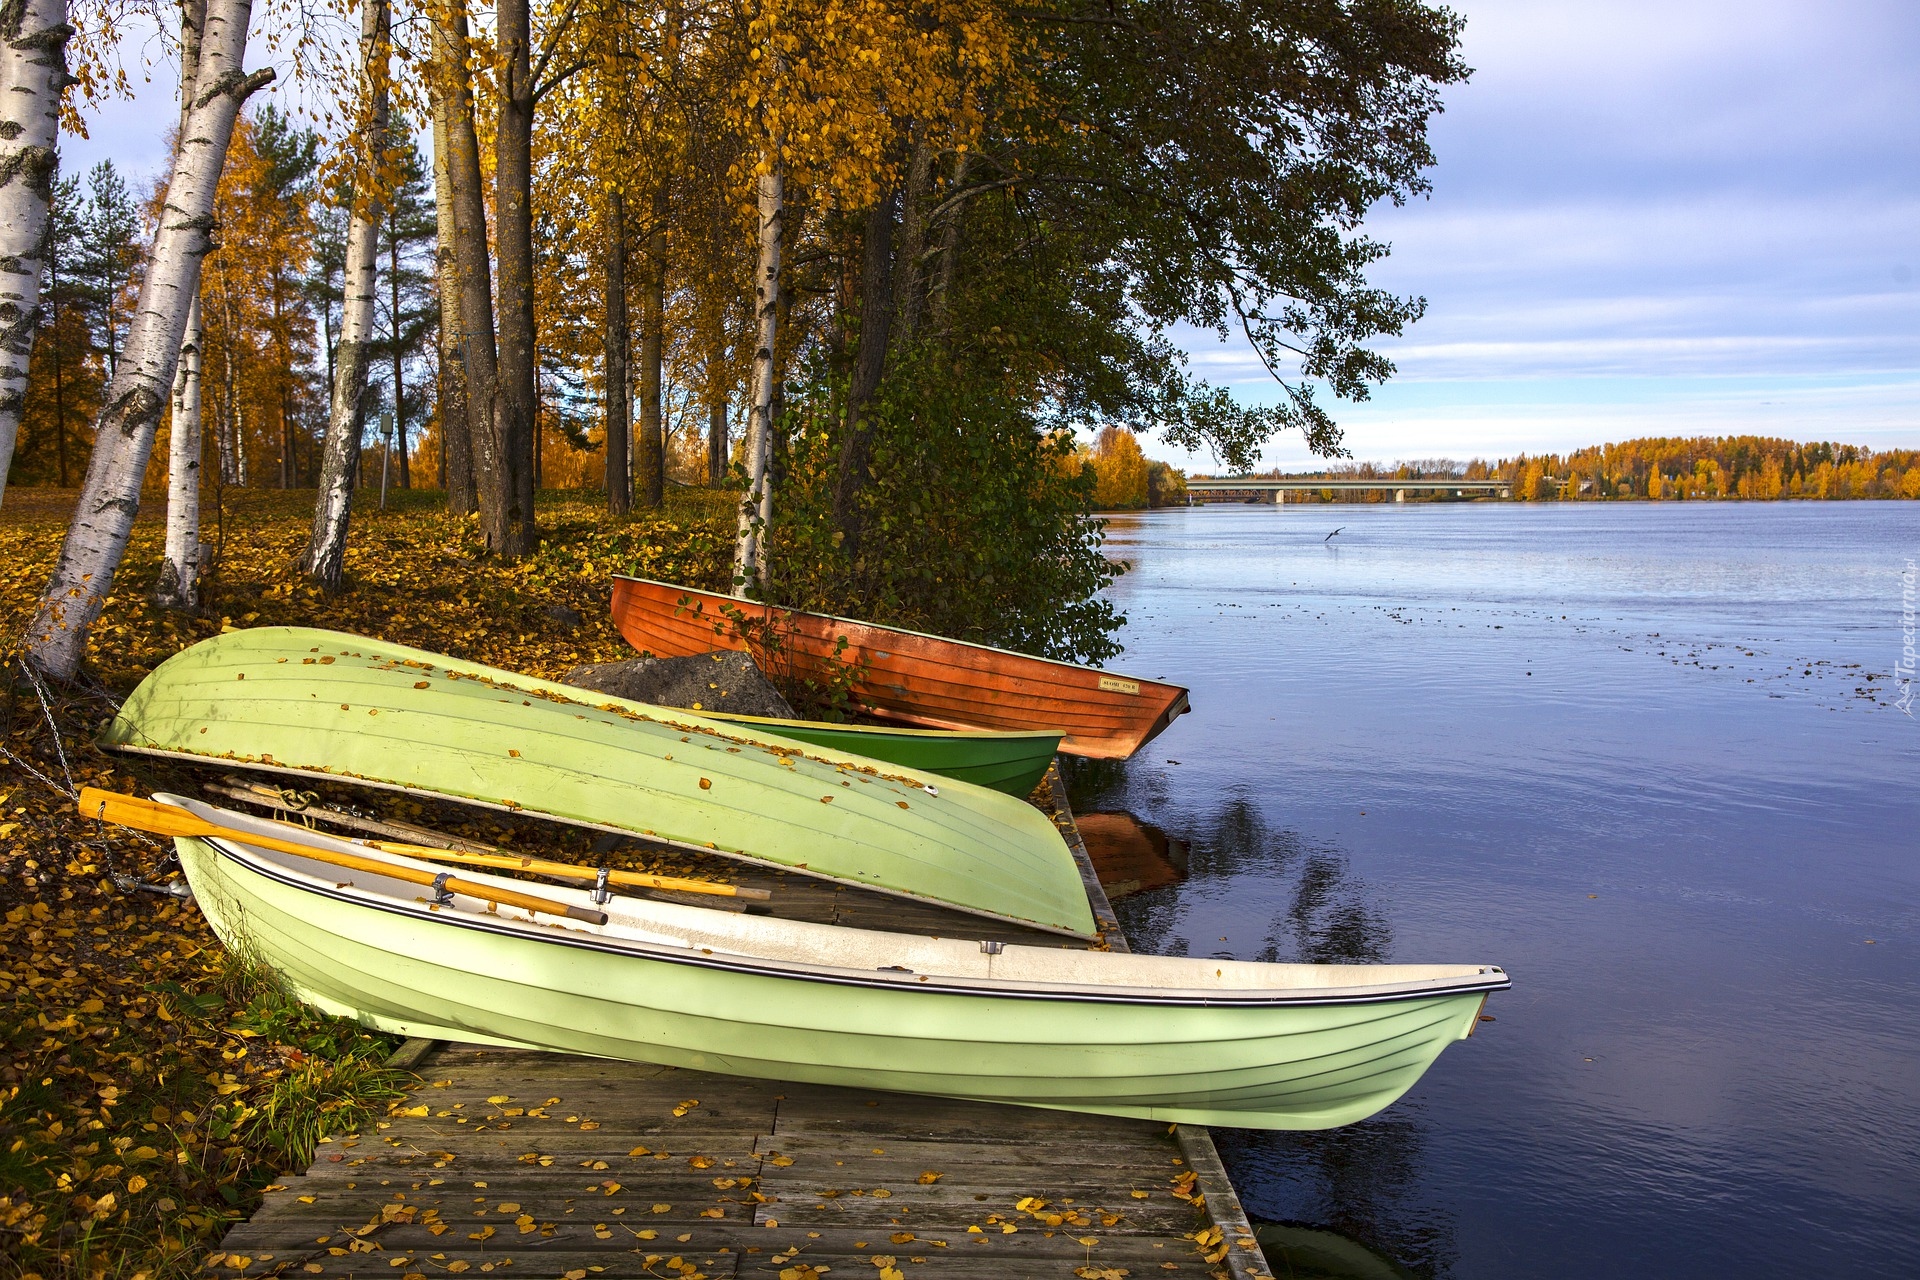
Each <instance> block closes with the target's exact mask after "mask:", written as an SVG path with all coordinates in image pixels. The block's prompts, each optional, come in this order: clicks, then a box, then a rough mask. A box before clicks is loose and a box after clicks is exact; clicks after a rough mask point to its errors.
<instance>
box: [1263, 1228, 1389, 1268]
mask: <svg viewBox="0 0 1920 1280" xmlns="http://www.w3.org/2000/svg"><path fill="white" fill-rule="evenodd" d="M1253 1234H1254V1236H1255V1237H1256V1238H1258V1239H1259V1241H1260V1252H1261V1254H1262V1255H1264V1256H1265V1258H1266V1260H1267V1268H1268V1269H1269V1270H1270V1271H1272V1272H1273V1273H1274V1274H1275V1275H1276V1276H1286V1277H1287V1278H1288V1280H1408V1277H1410V1276H1412V1275H1413V1273H1412V1272H1411V1271H1408V1270H1407V1269H1406V1268H1405V1267H1403V1266H1401V1265H1400V1264H1399V1263H1397V1262H1395V1261H1393V1259H1391V1258H1386V1257H1382V1256H1381V1255H1380V1254H1377V1253H1375V1252H1374V1251H1373V1250H1371V1249H1369V1248H1367V1246H1365V1245H1363V1244H1361V1243H1360V1242H1359V1241H1357V1240H1349V1239H1347V1238H1346V1237H1345V1236H1343V1235H1340V1234H1338V1233H1336V1232H1332V1231H1322V1230H1320V1229H1319V1228H1317V1227H1301V1226H1294V1225H1292V1224H1290V1223H1285V1222H1256V1223H1255V1224H1254V1227H1253Z"/></svg>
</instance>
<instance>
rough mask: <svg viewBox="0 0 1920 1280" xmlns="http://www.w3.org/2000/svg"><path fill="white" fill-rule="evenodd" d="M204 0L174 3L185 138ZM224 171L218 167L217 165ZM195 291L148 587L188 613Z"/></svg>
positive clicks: (192, 567) (194, 556) (195, 438)
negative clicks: (162, 519) (159, 538)
mask: <svg viewBox="0 0 1920 1280" xmlns="http://www.w3.org/2000/svg"><path fill="white" fill-rule="evenodd" d="M206 23H207V0H182V2H181V5H180V139H181V141H182V142H184V141H185V140H186V136H187V112H188V110H189V109H190V108H191V107H192V106H193V99H194V84H195V82H196V80H197V78H198V76H199V74H200V39H201V35H202V33H203V32H204V30H205V29H206ZM223 167H224V166H223ZM202 339H203V333H202V326H201V323H200V290H199V287H198V285H197V284H196V286H195V288H194V292H193V300H192V301H191V302H189V303H188V304H187V332H186V337H185V338H184V339H183V340H182V342H181V343H180V362H179V365H178V366H177V367H176V368H175V370H174V374H173V412H172V414H171V415H170V417H169V420H168V425H167V536H166V542H165V545H164V548H163V550H162V553H161V559H160V579H159V581H158V582H156V583H155V584H154V588H153V598H154V600H155V602H156V603H158V604H160V605H162V606H163V607H166V608H172V609H192V608H196V607H198V605H199V603H200V448H201V442H202V440H203V438H204V436H203V432H202V431H201V426H200V353H201V351H202V349H203V346H204V343H203V341H202Z"/></svg>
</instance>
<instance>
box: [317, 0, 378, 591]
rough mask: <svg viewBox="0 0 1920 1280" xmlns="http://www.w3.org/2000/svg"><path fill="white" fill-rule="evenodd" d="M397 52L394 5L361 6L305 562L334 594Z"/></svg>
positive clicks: (363, 369) (368, 328)
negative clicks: (334, 338) (335, 319)
mask: <svg viewBox="0 0 1920 1280" xmlns="http://www.w3.org/2000/svg"><path fill="white" fill-rule="evenodd" d="M391 54H392V38H391V32H390V29H389V21H388V8H387V0H361V3H360V137H359V139H358V140H357V143H356V146H355V152H356V160H355V172H354V178H353V195H352V197H351V198H352V201H353V204H352V208H351V212H350V213H349V214H348V216H347V265H346V269H345V270H344V271H343V272H342V273H341V289H340V343H339V346H338V347H337V348H336V349H335V352H334V357H333V402H332V405H331V406H330V408H329V411H328V414H327V440H326V446H325V453H324V454H323V455H322V457H321V460H320V486H319V493H318V494H317V495H316V496H315V499H314V504H313V533H312V535H311V536H310V538H309V539H308V542H307V554H306V556H305V558H304V560H303V562H302V567H303V568H305V570H306V572H307V576H308V577H310V578H312V579H313V580H314V581H315V582H317V583H319V584H320V585H321V586H323V587H325V588H327V590H329V591H337V590H339V588H340V581H341V576H342V574H343V572H344V570H345V565H346V558H347V525H348V522H349V519H350V517H351V516H352V514H353V479H354V472H355V471H356V470H357V469H358V468H357V467H356V465H355V464H356V463H358V461H359V459H360V440H361V436H362V435H363V433H364V432H365V430H366V424H367V369H368V366H369V365H370V364H371V363H372V355H373V352H372V349H371V348H372V345H373V342H374V331H373V330H374V309H375V306H376V304H377V303H378V301H379V295H378V294H377V293H376V292H375V289H376V285H377V283H378V281H377V276H376V270H375V269H376V266H377V264H378V262H379V257H380V219H381V217H382V216H383V206H382V201H381V187H382V185H383V184H384V183H385V182H386V175H385V173H384V172H383V170H384V168H385V166H384V165H383V164H382V158H383V154H384V149H385V147H386V144H387V95H388V87H389V84H390V80H389V70H388V59H389V57H390V56H391Z"/></svg>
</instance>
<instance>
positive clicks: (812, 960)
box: [156, 677, 1508, 1225]
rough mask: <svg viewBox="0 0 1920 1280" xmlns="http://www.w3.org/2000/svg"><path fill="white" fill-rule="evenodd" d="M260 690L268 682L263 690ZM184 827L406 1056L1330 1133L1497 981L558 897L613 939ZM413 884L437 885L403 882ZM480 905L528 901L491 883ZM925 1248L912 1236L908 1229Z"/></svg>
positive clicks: (192, 870) (308, 992) (221, 889)
mask: <svg viewBox="0 0 1920 1280" xmlns="http://www.w3.org/2000/svg"><path fill="white" fill-rule="evenodd" d="M249 679H251V677H249ZM156 799H158V800H160V801H162V802H165V803H171V804H177V805H179V806H181V807H182V808H185V809H187V810H188V811H190V812H191V813H193V814H195V815H196V816H199V817H201V818H203V819H206V820H207V821H210V822H214V823H217V824H218V825H219V826H221V827H224V828H227V829H228V830H230V831H231V832H232V835H231V836H228V835H224V834H223V835H221V836H218V837H211V838H205V839H200V838H187V839H181V840H179V841H178V842H177V847H178V848H179V850H180V860H181V865H182V866H183V868H184V869H185V871H186V875H187V879H188V881H189V883H190V884H191V885H192V888H193V893H194V896H195V899H196V900H197V901H198V902H199V903H200V907H201V910H202V911H204V912H205V913H206V916H207V919H208V921H209V922H210V923H211V924H212V925H213V928H214V930H215V931H216V932H217V933H218V934H219V935H220V937H221V939H222V940H223V941H225V942H226V943H227V945H228V946H230V947H234V948H237V949H243V950H245V951H246V952H247V953H248V954H250V955H254V956H257V957H258V958H259V959H260V960H261V961H263V962H264V963H266V964H268V965H270V966H272V967H273V968H274V969H275V970H276V971H278V973H279V974H280V975H281V977H282V978H283V979H284V980H285V982H286V983H287V985H288V986H289V987H290V988H292V989H293V990H294V991H295V992H296V993H297V994H299V995H300V996H301V997H302V998H304V999H306V1000H308V1001H310V1002H311V1003H313V1004H316V1005H318V1006H319V1007H321V1008H323V1009H326V1010H328V1011H329V1012H332V1013H336V1014H341V1015H344V1016H348V1017H354V1018H358V1019H360V1020H361V1021H363V1022H365V1023H367V1024H369V1025H371V1026H375V1027H378V1028H381V1029H383V1030H386V1031H390V1032H394V1033H396V1034H399V1035H407V1036H421V1037H425V1038H431V1039H447V1040H463V1041H474V1042H480V1043H491V1044H502V1045H513V1046H519V1047H530V1048H538V1049H550V1050H560V1051H562V1052H568V1053H580V1054H590V1055H593V1056H595V1057H602V1058H613V1059H620V1060H625V1061H639V1062H656V1063H662V1064H666V1065H669V1066H680V1067H694V1068H699V1069H701V1070H706V1071H719V1072H725V1073H729V1074H732V1075H742V1076H759V1077H763V1078H767V1079H774V1080H799V1081H810V1082H813V1083H818V1084H831V1085H849V1086H855V1087H860V1088H868V1089H892V1090H900V1091H903V1092H909V1093H926V1094H937V1095H942V1096H946V1097H955V1098H975V1099H982V1100H987V1101H995V1102H1007V1103H1017V1104H1020V1105H1024V1106H1034V1107H1049V1108H1058V1109H1063V1110H1071V1111H1091V1112H1099V1113H1105V1114H1109V1115H1121V1116H1140V1117H1146V1118H1149V1119H1154V1120H1162V1121H1178V1122H1182V1123H1193V1124H1225V1125H1241V1126H1246V1127H1249V1128H1264V1129H1323V1128H1328V1127H1331V1126H1333V1125H1341V1124H1351V1123H1352V1122H1354V1121H1356V1120H1361V1119H1364V1118H1365V1117H1367V1116H1369V1115H1372V1114H1373V1113H1374V1112H1376V1111H1379V1110H1380V1109H1381V1108H1382V1107H1385V1106H1387V1105H1388V1104H1390V1103H1392V1102H1393V1101H1394V1100H1395V1099H1396V1098H1398V1097H1400V1096H1401V1095H1402V1094H1403V1093H1405V1092H1406V1091H1407V1089H1409V1088H1410V1087H1412V1085H1413V1084H1414V1082H1415V1081H1417V1080H1418V1079H1419V1078H1420V1076H1421V1074H1422V1073H1423V1072H1425V1071H1426V1069H1427V1068H1428V1067H1429V1066H1430V1065H1432V1063H1433V1061H1434V1059H1435V1058H1437V1057H1438V1056H1439V1055H1440V1053H1441V1051H1442V1050H1444V1049H1445V1048H1446V1047H1447V1046H1448V1045H1450V1044H1452V1043H1453V1042H1455V1041H1456V1040H1463V1039H1465V1038H1466V1037H1467V1036H1468V1035H1469V1034H1471V1033H1472V1031H1473V1029H1474V1026H1475V1024H1476V1022H1477V1021H1478V1019H1479V1013H1480V1008H1481V1005H1482V1003H1483V1002H1484V1001H1485V1000H1486V998H1487V995H1488V993H1489V992H1493V991H1498V990H1501V989H1503V988H1505V987H1506V986H1507V985H1508V979H1507V975H1506V974H1505V973H1504V972H1502V971H1501V970H1499V969H1497V968H1494V967H1492V966H1489V965H1471V964H1453V965H1344V964H1328V965H1316V964H1262V963H1256V962H1251V961H1244V960H1222V959H1207V958H1202V957H1186V956H1143V955H1128V954H1124V953H1113V952H1101V951H1083V950H1078V949H1074V948H1061V947H1036V946H1020V945H1016V944H1007V945H1002V944H999V943H995V942H983V941H979V940H976V939H970V938H966V937H944V938H928V937H918V936H914V935H911V934H900V933H884V932H877V931H871V930H864V929H849V928H843V927H839V926H834V925H820V924H809V923H804V922H800V921H794V920H781V919H776V918H771V917H765V916H748V915H740V914H736V913H732V912H725V911H713V910H708V909H706V908H704V907H692V906H682V905H679V904H677V903H670V902H654V901H648V900H645V899H638V898H625V897H619V896H615V897H612V898H610V899H608V900H606V901H602V900H601V899H599V898H597V897H594V896H593V893H592V891H591V890H587V889H568V888H549V887H546V886H542V887H541V892H542V893H543V894H546V895H548V896H549V897H551V898H553V899H555V900H557V901H560V902H565V903H568V904H572V905H576V906H580V907H592V908H594V909H595V910H596V911H600V912H604V913H605V915H606V922H605V923H604V924H592V923H585V924H583V923H580V922H578V921H574V920H568V919H565V918H554V917H547V916H541V917H530V916H529V915H528V914H527V912H525V911H524V910H519V909H516V908H513V907H507V906H500V907H495V906H493V905H492V904H490V903H488V902H487V901H485V900H484V899H482V898H479V897H471V896H467V895H466V894H465V893H463V892H460V891H458V890H455V891H452V892H449V893H447V894H445V895H444V896H442V897H439V898H428V897H424V896H423V894H424V893H425V892H427V891H425V890H423V889H422V887H421V886H420V885H417V884H413V883H409V882H407V881H406V880H404V879H400V878H397V877H390V876H385V875H381V874H378V873H374V872H370V871H357V870H356V871H352V872H347V873H343V872H342V871H341V869H340V868H339V867H338V866H335V865H332V864H330V863H325V862H320V861H317V860H315V859H314V858H311V857H305V856H302V855H300V854H299V853H295V852H290V851H281V850H275V849H269V848H265V847H262V846H261V845H257V844H252V843H249V838H250V837H252V836H254V835H256V834H257V835H271V836H275V837H279V838H282V839H288V840H292V841H295V842H296V843H301V844H308V845H311V846H312V847H314V848H315V849H316V850H333V851H334V852H351V851H355V850H359V851H361V852H364V848H363V847H361V846H356V845H353V844H351V843H349V842H347V841H344V840H339V839H336V838H333V837H330V836H327V835H324V834H322V833H320V832H313V831H307V830H305V829H303V828H300V827H295V826H290V825H286V824H279V823H273V822H269V821H266V820H264V819H260V818H256V817H251V816H249V815H245V814H239V813H232V812H225V811H221V810H217V809H214V808H212V807H210V806H207V805H202V804H199V803H197V802H194V801H190V800H185V799H182V798H180V797H173V796H165V795H162V796H158V797H156ZM388 861H390V862H391V863H393V864H394V865H395V866H396V867H400V866H405V867H409V868H412V869H414V870H416V871H417V870H420V869H426V870H433V871H438V870H439V868H438V867H437V866H436V865H434V864H429V863H421V862H414V861H412V860H410V859H407V858H390V859H388ZM467 878H468V879H469V880H471V881H473V882H475V887H486V886H492V887H495V888H521V889H524V888H525V887H526V885H525V883H524V882H523V881H518V880H509V879H504V878H501V877H497V876H491V875H486V874H483V873H475V874H472V875H470V876H468V877H467ZM908 1225H912V1224H911V1223H909V1224H908Z"/></svg>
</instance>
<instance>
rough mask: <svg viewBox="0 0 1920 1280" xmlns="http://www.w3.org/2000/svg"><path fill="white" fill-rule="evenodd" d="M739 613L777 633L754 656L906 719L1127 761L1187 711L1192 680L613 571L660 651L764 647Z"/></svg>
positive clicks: (621, 623) (625, 627) (617, 603)
mask: <svg viewBox="0 0 1920 1280" xmlns="http://www.w3.org/2000/svg"><path fill="white" fill-rule="evenodd" d="M736 612H737V614H738V615H739V617H740V618H742V619H744V620H745V621H746V622H747V623H748V624H749V625H750V626H753V627H761V626H769V625H770V626H771V627H772V628H773V629H774V630H776V631H777V633H778V645H777V651H776V652H759V651H756V652H755V659H756V660H757V661H761V662H764V663H765V664H767V665H769V666H771V667H773V668H775V669H778V668H780V667H781V666H783V665H784V666H785V667H787V668H789V669H790V670H791V673H792V674H793V675H794V676H795V677H797V678H800V679H805V680H811V681H814V682H815V683H816V684H820V685H822V686H825V685H829V684H831V683H833V682H834V681H835V680H840V681H846V680H848V679H850V678H851V686H850V692H851V694H852V696H853V697H854V698H855V699H856V700H857V701H858V702H859V704H860V706H861V707H862V708H864V709H865V710H867V711H869V712H871V713H872V714H873V715H876V716H879V717H881V718H882V719H890V720H898V721H900V722H902V723H904V724H912V725H919V726H922V727H926V728H933V729H1058V730H1061V731H1062V732H1063V733H1064V734H1065V735H1066V736H1065V738H1064V739H1063V740H1062V741H1061V743H1060V749H1061V750H1062V751H1064V752H1066V753H1067V754H1069V755H1077V756H1086V757H1089V758H1093V759H1124V758H1125V757H1127V756H1131V755H1132V754H1133V753H1134V752H1136V751H1138V750H1139V749H1140V748H1141V747H1142V746H1144V745H1145V744H1146V743H1147V742H1149V741H1151V740H1152V739H1153V738H1154V737H1155V736H1157V735H1158V734H1159V733H1160V732H1161V731H1162V730H1164V729H1165V728H1166V727H1167V726H1168V725H1169V724H1171V723H1172V722H1173V720H1174V718H1175V717H1177V716H1179V715H1182V714H1183V713H1185V712H1186V711H1187V710H1188V709H1189V708H1188V705H1187V691H1186V690H1185V689H1183V688H1181V687H1180V686H1178V685H1171V684H1163V683H1161V682H1159V681H1156V680H1142V679H1138V678H1136V677H1133V676H1122V675H1117V674H1115V673H1112V672H1105V671H1099V670H1096V669H1094V668H1092V667H1082V666H1076V665H1074V664H1073V663H1068V662H1054V661H1051V660H1049V659H1046V658H1035V657H1032V656H1031V655H1028V654H1024V653H1014V652H1012V651H1011V650H1007V649H995V648H991V647H989V646H987V645H979V644H969V643H967V642H965V641H961V640H950V639H946V638H944V637H941V636H929V635H923V634H921V633H919V632H916V631H902V630H900V629H898V628H895V627H883V626H880V625H878V624H877V623H871V622H858V621H855V620H852V619H848V618H835V617H831V616H829V615H827V614H821V613H807V612H804V611H800V610H792V609H777V608H771V607H770V606H767V605H763V604H757V603H754V602H753V601H748V600H736V599H734V598H732V597H731V596H723V595H719V594H717V593H715V592H711V591H700V590H697V589H695V588H692V587H680V586H675V585H673V584H671V583H665V582H654V581H652V580H650V579H646V578H628V577H623V576H619V575H616V576H615V577H614V580H613V619H614V624H615V625H616V626H618V627H619V628H620V634H621V635H623V636H625V637H626V639H627V643H629V644H631V645H632V646H633V647H634V648H636V649H639V650H641V651H642V652H645V653H650V654H652V655H653V656H655V657H659V658H678V657H686V656H688V655H690V654H698V653H708V652H711V651H712V650H715V649H737V650H743V651H748V650H757V649H758V650H764V649H766V648H767V646H765V645H758V644H756V645H749V644H748V643H747V641H746V640H745V639H744V638H743V637H742V636H741V634H740V628H739V627H738V626H736V625H735V621H734V615H735V614H736ZM770 615H771V617H772V619H773V621H772V622H771V623H768V618H769V616H770ZM843 638H844V640H845V644H844V645H842V643H841V641H842V639H843Z"/></svg>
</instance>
